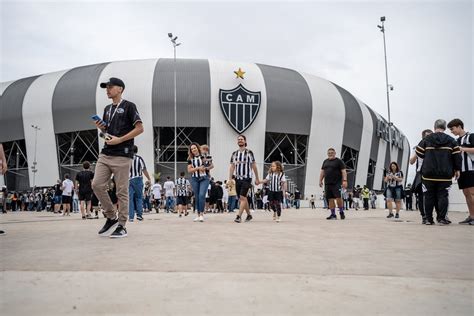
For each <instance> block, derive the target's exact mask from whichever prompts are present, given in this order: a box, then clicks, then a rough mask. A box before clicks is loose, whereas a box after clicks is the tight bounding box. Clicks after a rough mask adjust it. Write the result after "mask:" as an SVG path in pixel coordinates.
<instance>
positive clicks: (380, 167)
mask: <svg viewBox="0 0 474 316" xmlns="http://www.w3.org/2000/svg"><path fill="white" fill-rule="evenodd" d="M386 151H387V142H386V141H384V140H383V139H381V138H379V152H378V153H377V163H376V164H375V176H374V190H381V189H382V184H383V181H382V180H383V171H384V168H385V153H386Z"/></svg>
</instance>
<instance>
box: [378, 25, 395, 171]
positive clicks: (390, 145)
mask: <svg viewBox="0 0 474 316" xmlns="http://www.w3.org/2000/svg"><path fill="white" fill-rule="evenodd" d="M380 22H382V25H381V26H380V25H377V26H378V28H379V29H380V32H382V35H383V53H384V58H385V88H386V90H387V110H388V143H389V145H388V146H389V151H390V162H392V120H391V118H390V91H389V89H390V85H389V83H388V66H387V45H386V43H385V25H384V23H385V17H384V16H383V17H381V18H380Z"/></svg>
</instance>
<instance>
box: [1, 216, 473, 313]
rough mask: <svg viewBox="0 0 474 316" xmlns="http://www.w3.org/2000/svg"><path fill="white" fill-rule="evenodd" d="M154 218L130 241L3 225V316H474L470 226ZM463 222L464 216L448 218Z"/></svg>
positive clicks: (38, 224)
mask: <svg viewBox="0 0 474 316" xmlns="http://www.w3.org/2000/svg"><path fill="white" fill-rule="evenodd" d="M326 216H327V211H325V210H324V211H323V210H321V209H317V210H310V209H300V210H294V209H292V210H284V211H283V216H282V222H281V223H276V222H273V221H272V219H271V214H270V213H265V212H261V211H256V212H255V213H254V220H253V221H252V222H250V223H241V224H237V223H234V222H233V218H234V215H233V214H210V215H208V216H207V221H206V222H205V223H194V222H193V221H192V220H193V215H192V214H191V215H190V216H188V217H184V218H178V217H177V216H176V215H171V214H161V213H160V214H150V215H146V216H145V220H144V221H143V222H134V223H128V224H127V227H128V233H129V236H128V237H127V238H123V239H110V238H105V237H99V236H98V235H97V231H98V230H99V229H100V227H101V226H102V225H103V222H104V221H103V220H102V219H100V220H87V221H83V220H81V219H80V216H79V215H78V214H73V215H72V216H71V217H69V218H64V217H61V216H58V215H54V214H51V213H44V212H43V213H35V212H33V213H28V212H21V213H8V214H2V215H1V216H0V229H3V230H5V231H6V232H7V235H5V236H2V237H0V249H1V256H0V266H1V271H2V273H1V278H0V283H1V294H0V314H2V315H104V314H108V315H110V314H120V315H472V314H473V313H474V307H473V302H474V291H473V285H474V234H473V232H474V230H473V227H472V226H461V225H457V224H453V225H451V226H447V227H441V226H423V225H421V223H420V217H419V214H418V213H417V212H402V213H401V218H400V220H388V219H386V218H385V216H386V212H384V211H383V210H371V211H358V212H355V211H349V212H347V218H346V220H344V221H341V220H337V221H327V220H325V217H326ZM449 216H450V218H451V220H452V221H453V222H454V223H457V222H458V221H460V220H462V219H464V218H465V217H466V213H460V212H451V213H450V214H449Z"/></svg>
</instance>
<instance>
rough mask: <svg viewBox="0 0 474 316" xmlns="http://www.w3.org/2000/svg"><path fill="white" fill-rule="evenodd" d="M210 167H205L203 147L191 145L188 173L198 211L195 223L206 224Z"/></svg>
mask: <svg viewBox="0 0 474 316" xmlns="http://www.w3.org/2000/svg"><path fill="white" fill-rule="evenodd" d="M207 168H208V167H206V166H205V165H204V158H203V156H202V153H201V147H200V146H199V144H198V143H191V145H190V146H189V149H188V173H190V174H191V181H190V182H191V186H192V188H193V192H194V206H195V209H196V210H197V217H196V218H195V219H194V221H195V222H198V221H199V222H204V206H205V203H206V192H207V188H208V186H209V176H208V175H207V172H206V171H208V170H207Z"/></svg>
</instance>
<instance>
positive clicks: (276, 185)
mask: <svg viewBox="0 0 474 316" xmlns="http://www.w3.org/2000/svg"><path fill="white" fill-rule="evenodd" d="M261 183H265V184H268V187H269V192H268V201H269V202H270V208H271V209H272V210H273V220H274V221H276V222H277V223H279V222H280V217H281V203H283V192H285V191H286V177H285V174H284V172H283V165H282V164H281V162H280V161H274V162H272V164H271V166H270V171H269V172H268V175H267V177H266V178H265V179H263V180H262V181H261Z"/></svg>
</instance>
